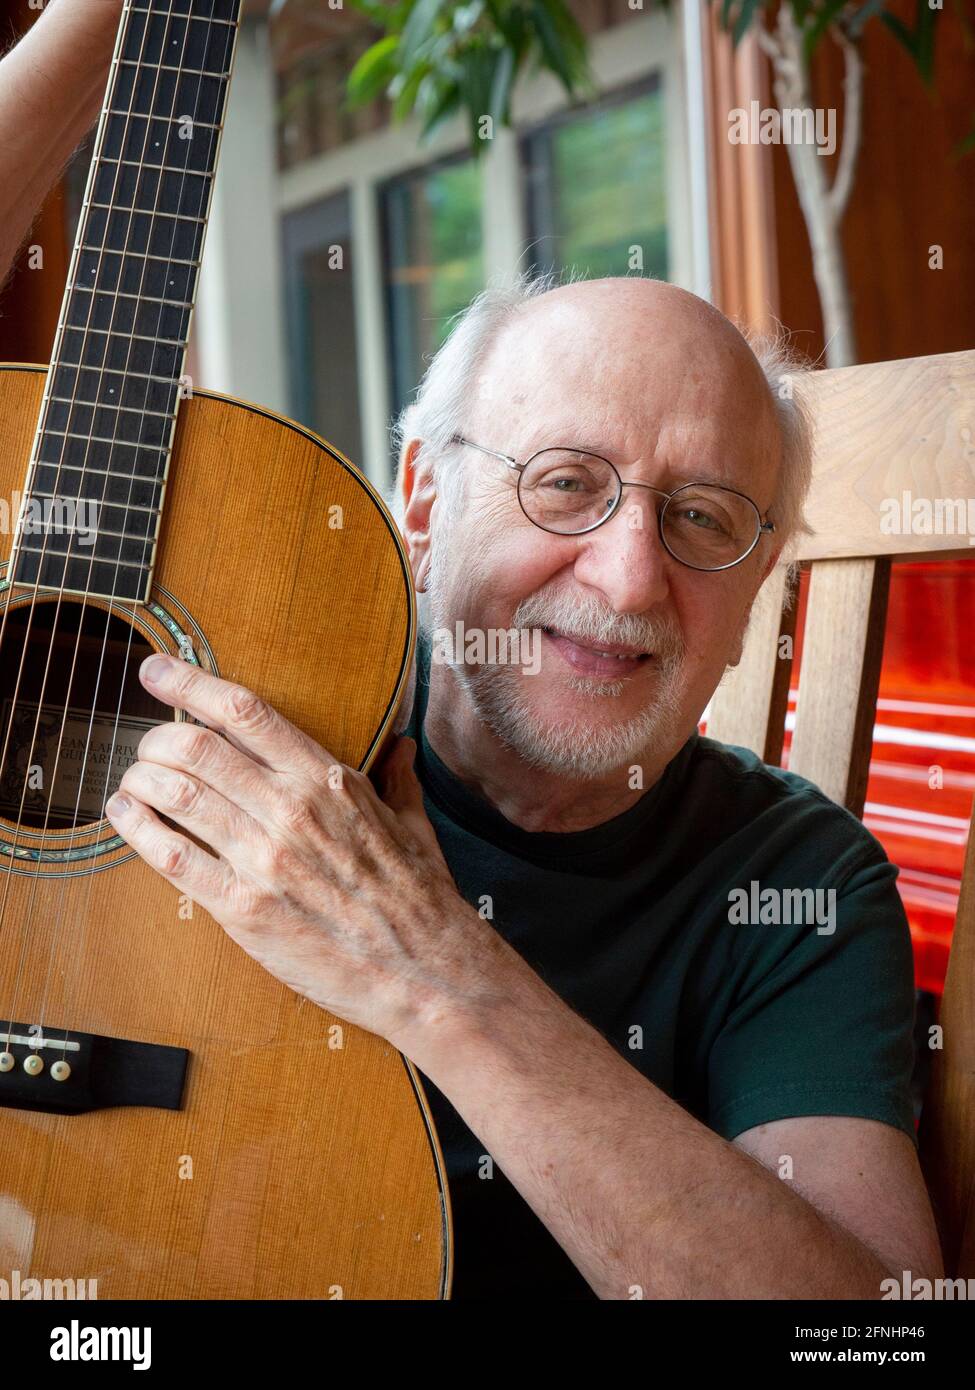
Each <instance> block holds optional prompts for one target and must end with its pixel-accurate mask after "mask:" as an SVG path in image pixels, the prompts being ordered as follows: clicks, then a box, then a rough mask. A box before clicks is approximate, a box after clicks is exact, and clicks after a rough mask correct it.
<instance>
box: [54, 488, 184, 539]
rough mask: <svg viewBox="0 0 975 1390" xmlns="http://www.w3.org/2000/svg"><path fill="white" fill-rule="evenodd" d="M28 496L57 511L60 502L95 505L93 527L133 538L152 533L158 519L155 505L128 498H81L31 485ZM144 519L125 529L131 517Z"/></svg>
mask: <svg viewBox="0 0 975 1390" xmlns="http://www.w3.org/2000/svg"><path fill="white" fill-rule="evenodd" d="M28 496H29V498H30V500H31V501H32V502H34V501H36V502H38V503H40V505H41V506H42V507H44V506H47V507H48V510H49V511H53V512H54V513H55V514H57V510H58V507H59V506H64V504H65V503H66V502H72V503H81V502H82V501H85V502H89V503H90V505H91V507H92V508H93V509H94V516H95V529H96V530H97V531H99V532H101V533H102V534H103V535H106V536H133V537H134V538H135V539H136V540H144V539H145V538H146V537H147V536H149V535H152V528H153V527H154V526H155V524H156V521H157V519H158V514H157V511H156V508H154V507H138V506H135V505H134V504H130V503H128V502H111V501H106V500H104V499H103V498H102V497H100V496H99V497H91V498H81V497H73V496H69V495H68V494H67V493H64V492H40V491H38V489H37V488H31V489H30V492H29V493H28ZM133 518H134V520H135V521H136V522H137V523H138V522H139V521H142V520H143V519H144V520H145V525H143V527H142V529H141V530H140V529H139V527H138V525H136V528H135V530H134V531H130V530H129V529H128V523H129V521H130V520H132V519H133Z"/></svg>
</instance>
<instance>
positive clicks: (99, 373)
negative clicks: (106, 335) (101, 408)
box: [52, 358, 179, 409]
mask: <svg viewBox="0 0 975 1390" xmlns="http://www.w3.org/2000/svg"><path fill="white" fill-rule="evenodd" d="M78 366H80V367H81V369H82V371H83V372H85V373H88V372H90V373H92V375H94V376H95V377H96V379H97V380H99V381H101V380H103V379H104V378H106V377H107V378H109V379H111V378H116V379H117V380H118V381H120V382H127V381H157V382H160V383H162V384H163V385H165V386H170V387H173V388H174V389H176V388H178V387H179V382H178V381H177V380H174V378H173V377H172V376H160V375H158V374H157V373H155V372H134V371H132V370H131V369H130V368H128V367H121V368H119V369H118V370H117V371H115V370H113V369H112V368H111V367H106V366H103V365H102V364H101V363H91V362H83V363H77V362H65V360H64V359H63V358H59V360H58V363H57V367H56V372H55V375H54V377H53V378H52V380H53V382H54V383H55V385H56V386H58V390H57V394H58V395H61V390H60V383H61V381H62V380H63V378H62V377H61V372H62V370H63V371H65V372H67V371H68V370H69V369H70V370H71V373H72V376H73V375H74V371H75V368H76V367H78ZM116 389H117V388H116ZM109 394H110V395H113V396H116V393H115V392H112V391H110V392H109ZM116 399H118V400H119V402H120V403H121V400H122V397H121V396H116ZM88 404H89V405H91V404H92V402H91V401H89V402H88ZM136 409H138V406H136Z"/></svg>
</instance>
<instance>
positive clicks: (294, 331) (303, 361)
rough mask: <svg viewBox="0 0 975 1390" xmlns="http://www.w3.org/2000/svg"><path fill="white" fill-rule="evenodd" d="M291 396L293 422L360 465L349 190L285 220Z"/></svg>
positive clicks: (360, 431)
mask: <svg viewBox="0 0 975 1390" xmlns="http://www.w3.org/2000/svg"><path fill="white" fill-rule="evenodd" d="M283 236H284V270H285V294H286V296H287V325H288V358H289V372H288V378H289V382H290V391H291V402H290V411H291V414H292V415H293V416H294V418H295V419H296V420H299V421H301V423H302V424H305V425H307V426H308V427H309V428H310V429H313V430H316V431H317V432H318V433H319V434H321V435H323V436H324V438H325V439H327V440H328V441H329V443H330V444H334V445H335V447H336V448H337V449H340V450H341V451H342V453H343V454H345V456H346V457H347V458H349V459H351V460H352V461H353V463H357V464H358V463H360V462H361V459H362V430H361V425H360V420H359V383H358V373H357V356H356V322H355V303H354V300H353V287H352V278H353V277H352V271H351V265H350V257H351V229H350V225H349V195H348V194H347V193H345V192H342V193H337V194H334V195H333V196H331V197H329V198H323V199H322V200H321V201H320V202H318V203H315V204H314V205H313V206H312V207H308V208H302V209H301V210H300V211H299V212H292V213H288V214H287V215H286V216H285V218H284V226H283Z"/></svg>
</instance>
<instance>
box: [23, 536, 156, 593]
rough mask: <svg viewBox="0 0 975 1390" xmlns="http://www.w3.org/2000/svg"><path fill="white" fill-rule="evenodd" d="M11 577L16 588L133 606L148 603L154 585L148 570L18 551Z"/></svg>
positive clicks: (150, 572)
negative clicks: (93, 597) (122, 601)
mask: <svg viewBox="0 0 975 1390" xmlns="http://www.w3.org/2000/svg"><path fill="white" fill-rule="evenodd" d="M11 573H13V582H14V584H21V585H28V584H29V585H32V587H36V588H39V589H54V591H57V592H67V594H83V595H86V596H90V595H96V596H97V598H106V599H131V600H134V602H145V600H146V598H147V595H149V585H150V581H152V570H150V569H147V567H145V566H139V567H134V569H129V567H128V566H125V567H120V566H115V564H111V562H107V560H106V562H95V563H93V562H92V560H79V559H65V557H64V556H60V555H45V556H40V555H35V553H33V552H31V550H19V549H18V550H17V552H15V557H14V563H13V566H11Z"/></svg>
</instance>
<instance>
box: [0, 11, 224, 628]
mask: <svg viewBox="0 0 975 1390" xmlns="http://www.w3.org/2000/svg"><path fill="white" fill-rule="evenodd" d="M239 12H240V0H133V3H131V4H126V6H125V9H124V11H123V14H122V22H121V26H120V29H119V38H118V42H117V44H116V49H115V56H114V58H113V60H112V68H111V74H110V77H109V82H108V89H107V92H106V95H105V103H104V106H103V108H102V114H101V119H100V121H99V125H98V130H97V133H96V137H95V145H94V155H93V159H92V165H91V170H90V173H89V176H88V184H87V188H86V190H85V197H84V201H83V204H82V210H81V216H80V219H79V223H78V231H77V237H76V241H75V248H74V253H73V256H72V259H71V265H70V269H69V271H68V282H67V286H66V288H65V294H64V301H63V305H62V309H61V317H60V320H59V323H58V329H57V334H56V337H55V341H54V351H53V354H52V360H51V367H50V371H49V373H48V377H47V384H46V389H45V393H44V400H43V404H42V406H41V413H40V419H39V422H38V429H37V435H36V438H35V442H34V449H33V452H32V457H31V465H30V469H29V471H28V476H27V484H26V487H25V489H24V493H25V500H24V507H23V510H22V513H21V519H20V524H19V526H18V531H17V535H16V538H15V543H14V553H13V557H12V564H11V570H10V574H11V576H12V579H13V582H14V583H15V584H21V585H31V586H35V585H36V586H37V587H39V588H41V589H57V590H63V591H65V592H69V593H75V594H79V593H80V594H91V595H98V596H100V597H103V598H117V599H132V600H145V599H146V598H147V596H148V593H149V588H150V585H151V582H152V572H153V566H154V563H155V556H156V544H157V538H158V534H159V523H160V519H161V514H162V506H163V498H164V494H165V488H166V477H167V471H168V467H169V457H170V449H171V446H172V440H173V434H174V431H175V426H176V415H177V410H178V407H179V402H180V399H181V397H182V395H183V394H185V392H184V390H183V389H182V386H181V383H182V378H183V370H184V365H185V358H186V346H187V341H188V338H189V331H190V320H191V317H192V313H193V304H194V301H195V298H196V287H197V279H198V275H199V267H200V258H201V255H202V252H203V241H204V234H205V231H206V219H207V213H208V211H209V205H210V195H211V191H212V187H213V178H214V173H215V169H216V161H217V153H218V149H219V144H220V132H221V129H222V124H223V118H224V109H225V105H226V99H227V87H228V85H229V81H230V72H231V67H232V63H233V54H234V48H235V45H236V39H237V30H238V21H239Z"/></svg>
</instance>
